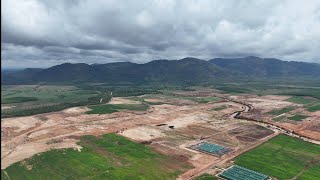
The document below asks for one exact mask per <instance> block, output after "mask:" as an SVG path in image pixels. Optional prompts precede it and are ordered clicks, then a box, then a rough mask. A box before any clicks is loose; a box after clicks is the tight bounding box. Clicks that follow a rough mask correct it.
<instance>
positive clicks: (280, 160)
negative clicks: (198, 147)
mask: <svg viewBox="0 0 320 180" xmlns="http://www.w3.org/2000/svg"><path fill="white" fill-rule="evenodd" d="M319 152H320V146H319V145H315V144H312V143H308V142H305V141H302V140H300V139H296V138H293V137H290V136H286V135H279V136H277V137H275V138H273V139H271V140H269V141H268V142H266V143H264V144H262V145H261V146H258V147H257V148H255V149H253V150H251V151H248V152H246V153H244V154H242V155H240V156H239V157H237V158H236V159H235V163H236V164H237V165H240V166H243V167H245V168H248V169H252V170H254V171H257V172H260V173H263V174H266V175H268V176H272V177H276V178H278V179H291V178H293V177H295V176H298V179H304V180H309V179H310V180H314V179H319V172H320V156H319ZM300 173H301V174H300Z"/></svg>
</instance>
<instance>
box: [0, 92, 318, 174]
mask: <svg viewBox="0 0 320 180" xmlns="http://www.w3.org/2000/svg"><path fill="white" fill-rule="evenodd" d="M217 96H230V95H228V94H223V95H222V94H219V93H218V92H216V91H214V90H204V91H200V90H199V91H189V92H187V91H186V92H183V91H180V92H177V93H172V94H171V95H144V96H140V97H139V98H140V99H145V101H144V104H146V103H147V102H148V101H149V102H153V103H155V102H161V103H159V104H158V105H153V104H152V103H150V104H149V105H148V108H147V110H144V111H135V110H128V109H127V110H126V109H123V110H122V109H121V110H119V111H117V112H113V113H109V114H108V113H106V114H86V112H87V111H89V110H90V107H77V108H70V109H66V110H64V111H60V112H55V113H47V114H41V115H34V116H28V117H19V118H6V119H2V123H1V169H3V170H4V171H2V175H3V176H6V177H7V176H9V177H10V174H11V173H14V172H16V171H15V170H13V169H12V168H13V167H18V166H17V164H14V163H16V162H20V163H21V162H28V163H22V164H21V165H22V166H25V168H27V169H28V168H29V169H30V167H31V166H32V162H34V161H37V159H36V160H32V158H31V157H32V156H34V155H36V154H38V153H43V152H47V151H49V150H51V149H61V148H73V149H74V150H72V151H71V150H70V152H69V150H66V151H67V152H66V153H67V154H68V153H70V154H68V155H70V158H71V156H72V154H74V153H77V152H78V151H81V152H83V151H84V150H85V149H87V148H88V146H89V145H88V144H85V143H83V138H82V137H83V136H84V135H94V136H98V137H104V136H103V135H104V134H109V133H115V134H117V135H119V136H122V137H121V138H124V139H125V138H127V139H129V140H131V141H134V142H135V143H136V144H138V145H139V144H143V145H144V146H145V147H146V148H147V149H148V151H150V152H152V153H156V154H158V153H159V154H160V155H159V157H160V156H161V157H162V156H163V157H165V158H168V161H159V163H160V164H156V165H155V166H153V167H155V168H159V167H160V168H162V167H164V166H165V164H166V163H168V162H175V161H176V162H179V163H178V164H173V166H172V167H171V169H172V171H170V173H171V174H170V173H169V174H165V173H164V174H162V175H163V176H166V177H168V179H175V178H178V179H190V178H194V177H196V176H198V175H201V174H203V173H205V172H207V173H211V174H214V173H213V172H214V171H212V169H211V167H213V166H219V167H225V166H228V165H229V164H230V163H232V162H231V160H232V159H233V158H235V157H237V156H238V155H240V154H242V153H243V152H246V151H248V150H250V149H252V148H254V147H256V146H258V145H260V144H262V143H263V142H266V141H267V140H269V139H270V138H272V137H274V136H276V135H277V134H279V131H278V130H277V129H273V128H270V127H268V125H267V124H261V123H260V122H255V121H247V120H240V119H235V118H232V117H230V115H231V114H233V113H234V112H236V111H241V110H243V109H244V105H242V104H239V103H237V102H231V101H228V100H226V99H223V98H217ZM195 97H196V98H195ZM231 97H232V98H234V99H236V100H241V101H245V102H248V103H250V104H251V105H253V107H254V110H253V111H249V112H248V113H244V115H246V116H248V117H254V118H259V119H261V120H263V121H266V122H272V123H275V124H276V123H281V125H282V126H284V127H286V128H292V129H293V130H295V131H297V132H299V133H300V132H301V134H303V135H305V136H309V137H311V138H314V137H317V136H318V137H320V134H319V133H320V132H319V128H317V127H319V117H320V116H319V113H318V112H309V113H308V112H307V111H305V110H303V112H305V113H308V116H309V117H308V118H307V119H305V120H302V121H301V122H292V123H291V122H289V123H288V122H275V121H272V118H273V117H274V115H270V114H268V112H269V111H271V110H274V107H275V106H276V107H277V108H283V107H287V106H294V107H297V108H299V107H301V105H299V104H296V103H293V102H289V101H287V99H288V98H289V97H286V96H262V97H258V96H253V95H248V96H245V95H243V96H231ZM133 99H134V98H130V99H127V98H113V100H112V101H111V103H113V104H114V105H119V104H125V105H126V106H128V105H130V104H131V105H141V102H140V101H139V102H138V101H134V100H133ZM221 107H223V108H221ZM287 124H288V125H287ZM85 137H86V136H85ZM89 137H91V138H94V137H93V136H89ZM124 141H127V140H124ZM202 141H206V142H208V143H213V144H217V145H220V146H224V147H227V148H229V149H230V152H228V153H226V154H224V155H222V156H221V157H219V156H213V155H209V154H206V153H202V152H199V151H195V150H192V149H190V148H189V147H190V146H191V145H194V144H197V143H199V142H202ZM119 142H120V141H117V142H115V143H116V144H117V143H118V144H117V146H115V148H119V147H118V146H121V143H120V144H119ZM128 142H129V141H128ZM103 148H105V149H103ZM103 148H102V149H95V151H99V152H100V155H101V154H102V155H104V156H108V153H110V151H113V150H114V149H110V148H109V149H108V147H103ZM50 152H51V151H50ZM84 152H87V151H84ZM120 152H121V151H120ZM60 153H62V152H61V151H57V154H60ZM57 154H56V155H57ZM62 154H63V153H62ZM115 154H117V152H115ZM45 155H48V154H45ZM88 156H89V155H88ZM157 156H158V155H157ZM34 157H35V156H34ZM110 157H111V158H114V161H115V162H113V164H112V166H111V167H113V168H115V167H121V168H124V167H126V163H128V162H127V160H128V159H131V157H128V159H123V160H122V161H120V162H118V161H117V160H116V159H117V157H118V156H114V154H113V155H112V156H110ZM28 158H31V159H28ZM156 159H157V158H156ZM152 161H154V162H156V160H155V159H154V160H152ZM146 162H147V160H146ZM30 163H31V164H30ZM99 163H100V162H99ZM12 164H13V165H12ZM10 165H12V166H10ZM30 165H31V166H30ZM9 166H10V167H9ZM8 167H9V168H8ZM19 167H20V166H19ZM20 168H21V167H20ZM34 168H36V167H34V166H33V169H34ZM93 168H97V167H93ZM100 168H102V169H101V170H100V169H99V170H97V172H99V173H100V174H101V173H103V172H106V171H107V170H108V169H107V167H103V166H101V167H100ZM108 168H110V167H108ZM121 168H120V169H121ZM124 169H126V168H124ZM129 169H130V168H127V169H126V170H124V171H125V172H127V171H133V170H132V169H131V170H129ZM23 171H24V172H25V170H23ZM134 171H135V172H136V171H137V170H134ZM141 171H142V169H141ZM26 172H27V171H26ZM110 172H112V173H115V174H113V175H114V177H120V178H125V177H130V176H129V175H130V173H127V174H126V173H125V175H126V176H119V174H118V173H123V172H121V171H120V170H119V171H117V172H116V171H112V170H110ZM149 172H153V170H150V171H149ZM140 173H141V174H145V172H140ZM127 175H128V176H127ZM131 175H132V174H131ZM145 175H146V174H145ZM159 176H161V174H160V175H159ZM101 177H103V176H102V175H101ZM145 177H150V176H149V175H146V176H145Z"/></svg>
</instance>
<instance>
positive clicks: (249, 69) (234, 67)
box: [210, 56, 320, 78]
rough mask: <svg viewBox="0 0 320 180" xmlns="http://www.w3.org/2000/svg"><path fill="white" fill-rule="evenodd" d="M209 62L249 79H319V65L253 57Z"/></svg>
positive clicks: (218, 59)
mask: <svg viewBox="0 0 320 180" xmlns="http://www.w3.org/2000/svg"><path fill="white" fill-rule="evenodd" d="M210 62H211V63H213V64H215V65H217V66H219V67H221V68H224V69H225V70H229V71H231V72H235V73H238V74H239V75H245V76H250V77H263V78H288V77H310V78H312V77H314V78H316V77H320V64H315V63H304V62H294V61H291V62H288V61H281V60H279V59H273V58H259V57H254V56H249V57H244V58H234V59H223V58H216V59H212V60H210Z"/></svg>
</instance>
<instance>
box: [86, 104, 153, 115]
mask: <svg viewBox="0 0 320 180" xmlns="http://www.w3.org/2000/svg"><path fill="white" fill-rule="evenodd" d="M89 108H90V109H91V110H90V111H88V112H87V114H110V113H113V112H118V111H121V110H131V111H146V110H147V109H148V106H146V105H144V104H104V105H96V106H89Z"/></svg>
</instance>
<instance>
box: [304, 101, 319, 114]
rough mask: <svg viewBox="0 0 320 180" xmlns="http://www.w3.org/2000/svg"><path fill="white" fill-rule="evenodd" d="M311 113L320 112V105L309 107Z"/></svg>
mask: <svg viewBox="0 0 320 180" xmlns="http://www.w3.org/2000/svg"><path fill="white" fill-rule="evenodd" d="M307 110H308V111H309V112H316V111H320V103H319V104H315V105H312V106H310V107H308V109H307Z"/></svg>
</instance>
